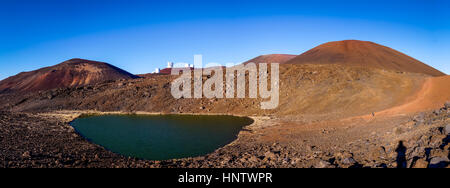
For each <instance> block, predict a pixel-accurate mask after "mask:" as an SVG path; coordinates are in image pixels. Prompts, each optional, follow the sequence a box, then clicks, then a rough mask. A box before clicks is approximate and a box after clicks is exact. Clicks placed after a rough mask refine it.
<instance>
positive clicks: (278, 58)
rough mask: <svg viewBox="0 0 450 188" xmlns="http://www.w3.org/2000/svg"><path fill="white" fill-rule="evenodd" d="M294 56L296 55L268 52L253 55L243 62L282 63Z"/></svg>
mask: <svg viewBox="0 0 450 188" xmlns="http://www.w3.org/2000/svg"><path fill="white" fill-rule="evenodd" d="M294 57H296V55H289V54H268V55H261V56H258V57H255V58H253V59H251V60H248V61H246V62H244V64H248V63H255V64H259V63H279V64H283V63H286V62H287V61H289V60H291V59H293V58H294Z"/></svg>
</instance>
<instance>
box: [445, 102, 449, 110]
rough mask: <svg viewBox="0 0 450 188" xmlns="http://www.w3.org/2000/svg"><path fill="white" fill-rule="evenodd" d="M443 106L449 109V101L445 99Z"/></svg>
mask: <svg viewBox="0 0 450 188" xmlns="http://www.w3.org/2000/svg"><path fill="white" fill-rule="evenodd" d="M444 107H445V108H446V109H450V101H447V102H446V103H445V104H444Z"/></svg>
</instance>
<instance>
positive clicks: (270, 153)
mask: <svg viewBox="0 0 450 188" xmlns="http://www.w3.org/2000/svg"><path fill="white" fill-rule="evenodd" d="M275 158H276V155H275V154H274V153H272V152H270V151H268V152H266V153H265V154H264V159H266V160H267V159H270V160H274V159H275Z"/></svg>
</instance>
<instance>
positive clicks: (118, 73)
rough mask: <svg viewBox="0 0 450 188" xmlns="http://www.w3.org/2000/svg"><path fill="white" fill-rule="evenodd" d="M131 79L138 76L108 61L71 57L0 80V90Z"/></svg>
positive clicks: (33, 88)
mask: <svg viewBox="0 0 450 188" xmlns="http://www.w3.org/2000/svg"><path fill="white" fill-rule="evenodd" d="M132 78H137V76H135V75H133V74H130V73H128V72H126V71H124V70H122V69H119V68H117V67H115V66H113V65H110V64H107V63H102V62H97V61H89V60H84V59H71V60H68V61H65V62H63V63H61V64H58V65H55V66H51V67H45V68H42V69H39V70H35V71H31V72H22V73H20V74H18V75H15V76H12V77H9V78H7V79H5V80H2V81H0V92H10V91H14V92H16V91H17V92H24V91H40V90H49V89H54V88H64V87H78V86H85V85H88V84H93V83H99V82H104V81H108V80H118V79H132Z"/></svg>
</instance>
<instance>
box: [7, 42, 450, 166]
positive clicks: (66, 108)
mask: <svg viewBox="0 0 450 188" xmlns="http://www.w3.org/2000/svg"><path fill="white" fill-rule="evenodd" d="M337 43H339V44H336V43H330V44H332V45H331V46H336V45H338V46H343V47H340V48H339V50H337V52H335V51H334V50H331V52H329V53H328V51H327V50H325V51H327V53H322V50H321V49H322V48H325V49H328V47H327V46H328V45H325V47H320V48H319V50H318V51H320V52H321V53H320V54H322V55H321V57H317V58H316V59H319V60H324V61H316V60H315V63H311V62H309V61H302V62H306V63H292V64H281V65H280V103H279V106H278V107H277V108H276V109H274V110H262V109H261V108H260V103H261V102H262V101H266V99H260V98H258V99H250V98H245V99H207V98H202V99H179V100H176V99H174V98H173V97H172V95H171V93H170V90H171V84H170V83H171V82H172V81H173V80H174V79H176V77H175V76H171V75H161V74H149V75H146V76H145V77H144V78H135V77H134V76H132V75H129V77H128V79H115V80H107V81H103V82H100V81H99V82H82V83H83V84H75V85H69V86H68V87H59V88H54V89H48V90H41V91H33V90H30V91H29V92H22V93H20V92H19V93H9V92H5V93H3V94H0V167H190V168H195V167H203V168H207V167H261V168H264V167H315V168H334V167H342V168H349V167H373V168H384V167H390V168H393V167H402V168H403V167H408V168H410V167H411V168H426V167H448V166H449V162H450V160H449V157H450V152H449V151H450V145H449V135H450V124H449V123H450V122H449V120H450V102H448V101H450V91H449V87H448V85H449V83H450V77H449V76H439V75H443V74H440V72H439V71H437V72H436V71H434V69H427V68H426V67H422V68H423V69H422V70H421V71H418V72H417V71H416V70H418V69H419V68H418V67H420V66H419V65H420V64H418V63H417V62H414V61H413V60H411V59H412V58H409V57H407V56H406V57H404V56H403V55H402V54H399V52H395V51H393V50H391V49H389V48H387V47H382V46H379V45H376V44H373V43H368V42H360V41H343V42H337ZM355 46H357V47H358V49H359V50H361V51H358V50H350V49H355ZM341 48H342V49H341ZM373 48H375V51H378V52H376V53H375V52H373V50H372V49H373ZM386 48H387V49H386ZM330 49H334V47H332V48H330ZM313 50H314V49H313ZM367 50H372V51H371V53H370V54H366V53H368V52H366V51H367ZM341 52H345V55H333V54H340V53H341ZM317 53H318V52H317ZM355 53H356V54H358V53H359V55H356V54H355ZM372 53H374V54H372ZM312 54H315V53H312ZM327 54H328V55H327ZM392 55H393V56H396V57H391V56H392ZM322 56H327V57H322ZM358 56H362V57H365V58H361V57H358ZM310 57H315V55H311V56H310ZM297 58H298V57H297ZM297 58H294V59H292V60H291V61H290V62H292V61H294V60H295V59H297ZM384 58H392V59H391V61H387V60H386V59H384ZM313 59H314V58H313ZM380 59H381V60H382V61H379V60H380ZM408 59H409V60H411V61H409V60H408ZM341 60H345V61H341ZM347 60H348V61H347ZM397 60H398V61H397ZM406 60H408V61H409V64H408V63H407V64H403V63H398V62H400V61H402V62H407V61H406ZM75 61H76V60H75ZM321 62H324V63H321ZM330 62H335V63H330ZM336 62H337V63H336ZM355 62H357V63H356V64H355ZM380 62H391V63H381V64H379V63H380ZM419 63H420V62H419ZM416 64H417V65H418V66H415V65H416ZM355 65H356V66H355ZM394 65H395V66H394ZM406 65H408V66H411V65H414V66H411V67H409V68H408V67H407V66H406ZM424 66H426V65H424ZM44 69H45V68H44ZM89 70H90V71H91V72H92V70H91V68H89ZM94 70H96V69H94ZM93 72H97V71H93ZM119 72H120V71H119ZM69 75H70V74H69ZM246 76H247V77H248V74H247V75H246ZM437 76H439V77H437ZM203 78H204V79H207V76H204V77H203ZM88 80H92V79H88ZM75 83H81V82H75ZM246 84H247V85H248V84H249V83H248V81H247V83H246ZM24 85H26V84H24ZM18 89H21V88H20V87H19V88H18ZM22 89H30V88H29V87H22ZM9 91H12V90H9ZM247 93H248V91H247ZM443 104H444V106H443ZM92 111H94V112H96V113H101V112H119V113H139V111H143V112H156V113H173V114H186V113H193V114H217V113H219V114H232V115H246V116H251V117H252V118H253V119H254V120H255V123H254V124H252V125H250V126H248V127H245V128H244V129H243V130H242V131H241V132H240V133H239V136H238V139H237V140H235V141H234V142H233V143H231V144H229V145H227V146H225V147H223V148H220V149H218V150H216V151H215V152H213V153H211V154H208V155H205V156H201V157H194V158H187V159H174V160H167V161H145V160H139V159H133V158H127V157H123V156H120V155H117V154H114V153H111V152H109V151H107V150H105V149H104V148H101V147H100V146H97V145H95V144H92V143H89V142H88V141H86V140H85V139H83V138H81V137H80V136H79V135H78V134H76V133H75V131H74V130H73V128H71V127H70V125H69V124H68V122H70V121H71V120H73V118H75V117H77V116H79V115H81V114H83V113H92Z"/></svg>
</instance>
